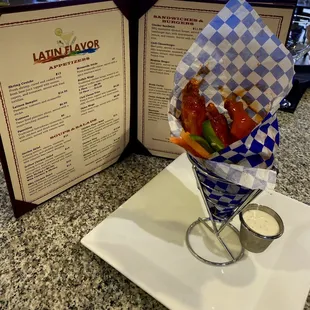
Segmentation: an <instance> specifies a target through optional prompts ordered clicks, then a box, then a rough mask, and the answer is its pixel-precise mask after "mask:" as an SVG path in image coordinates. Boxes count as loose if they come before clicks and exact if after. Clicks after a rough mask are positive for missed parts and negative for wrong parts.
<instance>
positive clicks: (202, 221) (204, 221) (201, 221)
mask: <svg viewBox="0 0 310 310" xmlns="http://www.w3.org/2000/svg"><path fill="white" fill-rule="evenodd" d="M208 221H212V220H211V219H210V218H198V219H197V220H196V221H195V222H193V223H192V224H191V225H190V226H189V227H188V229H187V231H186V239H185V241H186V245H187V248H188V249H189V251H190V252H191V253H192V255H194V256H195V257H196V258H197V259H199V260H200V261H201V262H203V263H205V264H209V265H212V266H227V265H230V264H233V263H235V262H237V261H238V260H240V259H241V258H242V256H243V254H244V248H243V247H242V246H241V244H240V252H239V253H238V255H237V256H234V255H233V254H232V251H231V250H230V249H229V248H228V246H227V245H226V244H225V242H224V241H223V239H222V238H221V236H220V234H219V232H218V230H217V231H216V232H215V231H214V230H213V229H212V228H211V227H210V226H209V225H208V224H207V222H208ZM199 224H203V225H204V226H205V227H206V228H207V229H208V230H210V232H211V233H212V234H214V235H215V236H216V237H217V239H218V241H219V242H220V243H221V245H222V246H223V248H224V249H225V251H226V252H227V254H228V255H229V256H230V257H231V259H230V260H228V261H225V262H214V261H211V260H208V259H206V258H203V257H201V256H200V255H198V254H197V253H196V252H195V250H194V249H193V247H192V245H191V243H190V240H189V237H190V234H191V232H192V230H193V229H194V227H196V226H197V225H199ZM227 226H229V227H230V228H231V229H232V231H233V232H234V233H235V234H236V235H237V236H238V237H239V231H238V229H237V228H236V227H234V226H233V225H232V224H231V223H227Z"/></svg>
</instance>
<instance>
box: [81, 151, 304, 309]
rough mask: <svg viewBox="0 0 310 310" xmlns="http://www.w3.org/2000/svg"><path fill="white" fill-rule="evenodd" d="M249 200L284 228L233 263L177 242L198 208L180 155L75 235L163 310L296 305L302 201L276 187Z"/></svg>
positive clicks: (300, 301)
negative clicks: (213, 261) (197, 254)
mask: <svg viewBox="0 0 310 310" xmlns="http://www.w3.org/2000/svg"><path fill="white" fill-rule="evenodd" d="M255 202H258V203H261V204H264V205H267V206H270V207H272V208H273V209H274V210H275V211H276V212H278V213H279V215H280V216H281V217H282V219H283V222H284V226H285V232H284V235H283V236H282V237H281V238H280V239H279V240H276V241H274V242H273V243H272V244H271V246H270V247H269V248H268V249H267V250H266V251H265V252H263V253H261V254H252V253H247V254H246V255H245V256H244V258H243V259H242V260H241V261H239V262H237V263H235V264H233V265H230V266H227V267H213V266H210V265H206V264H203V263H201V262H200V261H198V260H197V259H196V258H194V257H193V256H192V255H191V254H190V252H189V251H188V249H187V247H186V245H185V233H186V230H187V228H188V226H189V225H190V224H191V223H192V222H193V221H194V220H196V219H197V218H198V217H199V216H204V214H205V211H204V206H203V205H202V203H201V200H200V193H199V191H198V189H197V188H196V183H195V179H194V175H193V172H192V170H191V165H190V163H189V161H188V159H187V157H186V156H185V154H183V155H181V156H180V157H179V158H178V159H176V160H175V161H174V162H173V163H172V164H170V165H169V166H168V167H167V168H166V169H165V170H163V171H162V172H161V173H160V174H159V175H157V176H156V177H155V178H154V179H153V180H152V181H151V182H149V183H148V184H147V185H146V186H144V187H143V188H142V189H141V190H140V191H139V192H137V193H136V194H135V195H134V196H132V197H131V198H130V199H129V200H128V201H127V202H126V203H124V204H123V205H122V206H121V207H120V208H119V209H118V210H116V211H115V212H114V213H113V214H111V215H110V216H109V217H108V218H106V219H105V220H104V221H103V222H102V223H100V224H99V225H98V226H97V227H96V228H94V229H93V230H92V231H91V232H90V233H89V234H87V235H86V236H85V237H84V238H83V239H82V241H81V242H82V244H83V245H84V246H86V247H87V248H88V249H90V250H91V251H92V252H94V253H95V254H97V255H98V256H99V257H101V258H102V259H104V260H105V261H106V262H108V263H109V264H110V265H112V266H113V267H114V268H116V269H117V270H119V271H120V272H121V273H122V274H124V275H125V276H126V277H127V278H129V279H130V280H131V281H133V282H134V283H136V284H137V285H138V286H140V287H141V288H142V289H143V290H145V291H146V292H147V293H149V294H150V295H151V296H153V297H154V298H156V299H157V300H158V301H160V302H161V303H162V304H164V305H165V306H166V307H168V308H170V309H176V310H185V309H186V310H189V309H191V310H200V309H201V310H209V309H210V310H228V309H229V310H252V309H253V310H254V309H255V310H277V309H281V310H295V309H300V310H302V309H303V307H304V304H305V300H306V297H307V294H308V291H309V287H310V207H309V206H307V205H305V204H302V203H300V202H298V201H296V200H293V199H291V198H288V197H286V196H284V195H281V194H279V193H276V192H264V193H262V194H261V195H259V196H258V197H257V198H256V199H255ZM238 222H239V220H238V219H235V220H234V223H235V224H236V225H237V227H238V228H239V223H238Z"/></svg>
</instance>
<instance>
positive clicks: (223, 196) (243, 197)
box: [185, 154, 261, 266]
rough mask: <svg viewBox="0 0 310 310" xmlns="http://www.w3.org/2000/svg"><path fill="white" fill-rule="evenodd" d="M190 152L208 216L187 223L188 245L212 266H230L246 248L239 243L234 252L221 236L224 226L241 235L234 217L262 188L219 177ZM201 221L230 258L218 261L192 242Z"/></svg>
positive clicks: (196, 255)
mask: <svg viewBox="0 0 310 310" xmlns="http://www.w3.org/2000/svg"><path fill="white" fill-rule="evenodd" d="M187 156H188V159H189V161H190V162H191V164H192V169H193V173H194V176H195V179H196V182H197V187H198V189H199V191H200V193H201V196H202V199H203V202H204V204H205V206H206V209H207V211H208V215H209V217H206V218H201V217H199V218H198V219H197V220H196V221H194V222H193V223H192V224H191V225H190V226H189V227H188V229H187V231H186V239H185V240H186V245H187V247H188V249H189V251H190V252H191V254H192V255H194V256H195V257H196V258H197V259H198V260H200V261H201V262H203V263H206V264H210V265H213V266H227V265H230V264H233V263H235V262H237V261H238V260H240V259H241V258H242V256H243V254H244V248H243V247H242V245H241V243H240V250H239V251H238V253H237V254H234V253H233V251H232V250H231V249H230V247H229V245H228V244H227V243H226V242H225V240H224V238H222V237H221V234H222V233H223V231H224V229H225V228H227V227H229V228H230V229H231V230H232V232H233V233H234V234H236V235H237V237H238V238H239V230H238V229H237V228H236V227H234V226H233V225H232V224H231V221H232V220H233V219H234V217H235V216H237V215H238V214H239V213H240V212H241V211H242V210H243V209H244V208H245V207H246V206H247V205H248V203H249V202H251V201H252V200H253V199H254V198H255V197H256V196H257V195H258V194H260V193H261V190H259V189H258V190H251V189H247V188H244V187H242V186H240V185H237V184H233V183H231V182H229V181H226V180H224V179H222V178H219V177H217V176H215V175H213V174H212V173H211V172H207V171H206V170H205V169H204V168H202V167H201V166H200V164H199V163H198V162H197V161H196V160H195V159H194V158H193V157H192V156H191V155H190V154H187ZM208 223H210V224H211V225H209V224H208ZM200 224H202V225H203V226H204V227H205V228H207V229H208V231H210V232H211V233H212V234H213V235H214V236H215V237H216V238H217V240H218V241H219V244H220V246H221V247H222V248H223V249H224V251H225V252H226V254H227V256H228V260H225V261H223V262H218V261H214V260H211V259H207V258H205V257H202V256H201V255H199V254H198V253H197V251H195V250H194V248H193V246H192V244H191V242H190V236H191V233H192V231H193V229H194V228H195V227H196V226H197V225H200Z"/></svg>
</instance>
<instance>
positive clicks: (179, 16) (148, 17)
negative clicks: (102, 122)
mask: <svg viewBox="0 0 310 310" xmlns="http://www.w3.org/2000/svg"><path fill="white" fill-rule="evenodd" d="M223 6H224V4H216V3H197V2H189V1H174V0H159V1H157V2H156V4H155V5H154V6H153V7H152V8H151V9H150V10H149V11H148V12H147V13H146V14H144V16H142V17H141V18H140V21H139V97H138V113H139V116H138V120H139V123H138V138H139V141H140V142H141V143H142V144H143V145H144V146H145V147H146V148H147V149H148V150H149V151H150V152H151V154H153V155H158V156H164V157H170V158H175V157H177V156H178V155H179V154H180V153H181V152H183V151H184V150H183V149H181V148H180V147H179V146H177V145H175V144H172V143H170V142H169V137H170V128H169V124H168V122H167V102H168V101H169V97H170V92H171V90H172V89H173V78H174V72H175V70H176V67H177V65H178V63H179V61H180V60H181V59H182V57H183V55H184V54H185V53H186V51H187V50H188V49H189V48H190V46H191V44H192V43H193V42H194V41H195V39H196V37H197V35H198V34H199V33H200V32H201V31H202V29H203V28H204V27H205V26H206V25H207V24H208V23H209V22H210V21H211V20H212V19H213V17H214V16H215V15H216V14H217V13H218V12H219V11H220V10H221V9H222V8H223ZM253 6H254V7H255V5H253ZM255 10H256V11H257V12H258V13H259V14H260V16H261V17H262V19H263V20H264V23H265V24H266V25H267V26H268V27H269V28H270V30H271V31H272V32H273V33H274V34H276V35H277V36H278V37H279V38H280V40H281V41H282V42H285V41H286V37H287V34H288V31H289V27H290V23H291V17H292V13H293V9H292V8H272V7H269V8H266V7H255Z"/></svg>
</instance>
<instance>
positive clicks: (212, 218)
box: [185, 154, 261, 266]
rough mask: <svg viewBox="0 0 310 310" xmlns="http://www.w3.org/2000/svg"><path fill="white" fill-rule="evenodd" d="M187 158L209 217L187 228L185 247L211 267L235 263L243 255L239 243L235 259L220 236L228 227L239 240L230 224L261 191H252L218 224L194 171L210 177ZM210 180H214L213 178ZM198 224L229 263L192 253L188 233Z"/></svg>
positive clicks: (189, 157) (236, 231) (199, 219)
mask: <svg viewBox="0 0 310 310" xmlns="http://www.w3.org/2000/svg"><path fill="white" fill-rule="evenodd" d="M187 156H188V159H189V161H190V162H191V163H192V169H193V173H194V176H195V179H196V183H197V187H198V189H199V191H200V193H201V196H202V199H203V202H204V205H205V207H206V208H207V211H208V214H209V217H207V218H198V220H197V221H195V222H194V223H192V224H191V225H190V226H189V227H188V229H187V232H186V238H185V240H186V245H187V247H188V249H189V251H190V252H191V253H192V254H193V255H194V256H195V257H196V258H197V259H199V260H200V261H201V262H203V263H206V264H210V265H213V266H227V265H230V264H233V263H235V262H237V261H238V260H240V259H241V258H242V256H243V254H244V249H243V247H242V246H241V243H240V247H241V250H240V252H239V254H237V255H236V257H235V256H234V255H233V254H232V251H231V250H230V249H229V248H228V246H227V244H226V243H225V241H224V240H223V239H222V238H221V236H220V234H221V232H222V231H223V230H224V228H225V227H230V228H231V229H232V230H233V232H234V233H235V234H237V236H238V239H239V231H238V229H237V228H235V227H234V226H233V225H232V224H231V223H230V222H231V221H232V220H233V218H234V217H235V216H237V215H238V214H239V213H240V212H241V211H242V210H243V209H244V208H245V207H246V206H247V204H248V203H249V202H250V201H252V200H253V199H254V198H255V197H256V196H257V195H259V194H260V193H261V190H260V189H256V190H253V191H252V192H251V193H250V194H248V195H247V197H246V199H245V200H244V201H243V203H242V204H241V205H240V206H239V207H237V208H236V209H235V210H234V212H233V214H232V215H231V216H230V217H229V218H226V219H225V220H224V221H222V222H220V221H219V220H217V219H216V217H215V216H214V215H213V214H212V212H211V209H210V206H209V200H210V199H209V198H208V197H206V195H204V191H203V189H202V183H201V181H200V179H199V177H198V175H197V171H196V170H199V173H200V174H202V175H204V176H206V177H210V176H209V175H208V173H207V172H206V171H204V170H203V169H201V168H200V167H198V166H196V163H195V162H194V161H193V159H192V158H191V156H190V155H188V154H187ZM212 178H213V179H214V176H213V177H212ZM220 181H221V182H222V183H223V182H226V183H227V184H228V183H229V182H227V181H225V180H220ZM203 186H204V187H208V185H206V184H204V183H203ZM207 222H211V225H212V227H210V226H209V225H208V224H207ZM217 223H220V225H219V226H220V227H218V226H217ZM198 224H203V225H204V226H205V227H206V228H207V229H208V230H209V231H210V232H211V233H212V234H213V235H214V236H215V237H216V238H217V240H218V241H219V242H220V244H221V246H222V247H223V248H224V249H225V251H226V252H227V254H228V255H229V257H230V258H231V259H230V260H229V261H225V262H214V261H211V260H207V259H205V258H203V257H201V256H200V255H198V254H197V253H196V251H194V249H193V247H192V246H191V244H190V241H189V237H190V233H191V231H192V230H193V228H194V227H195V226H196V225H198Z"/></svg>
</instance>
